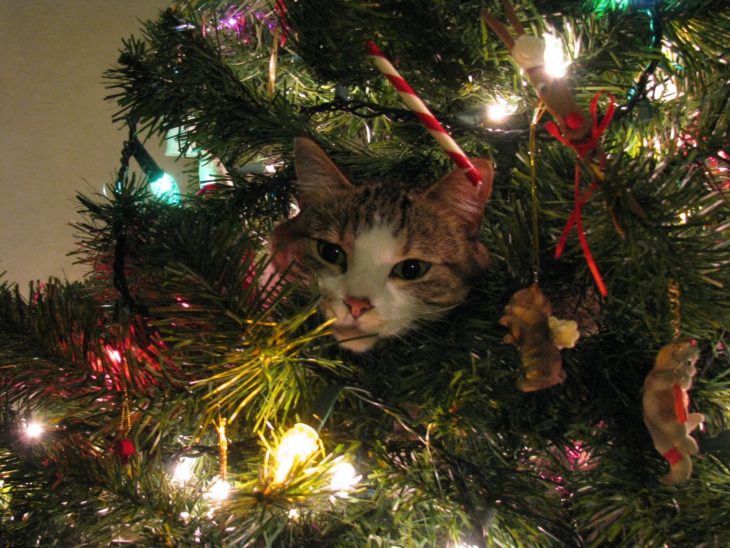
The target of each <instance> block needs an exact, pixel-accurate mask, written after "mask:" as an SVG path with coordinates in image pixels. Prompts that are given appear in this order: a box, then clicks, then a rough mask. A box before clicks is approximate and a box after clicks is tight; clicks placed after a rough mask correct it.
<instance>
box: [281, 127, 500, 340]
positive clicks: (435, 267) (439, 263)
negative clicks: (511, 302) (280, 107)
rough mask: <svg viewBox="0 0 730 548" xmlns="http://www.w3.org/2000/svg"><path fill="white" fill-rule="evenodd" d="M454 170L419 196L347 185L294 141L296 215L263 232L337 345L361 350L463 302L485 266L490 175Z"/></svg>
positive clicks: (308, 146)
mask: <svg viewBox="0 0 730 548" xmlns="http://www.w3.org/2000/svg"><path fill="white" fill-rule="evenodd" d="M473 163H474V165H475V167H476V168H477V169H478V170H479V171H480V174H481V176H482V180H483V182H482V184H481V185H480V186H479V187H475V186H474V185H473V184H472V183H471V182H470V181H469V180H468V179H467V178H466V176H465V175H464V172H463V170H460V169H457V170H454V171H453V172H451V173H450V174H448V175H446V176H445V177H444V178H442V179H441V180H439V181H437V182H436V183H434V184H432V185H431V186H430V187H428V188H426V189H417V188H413V187H412V186H411V187H409V185H407V184H392V183H387V182H383V181H371V182H364V183H362V184H357V185H355V184H353V183H351V182H350V181H349V180H348V179H347V177H345V175H343V173H342V172H341V171H340V169H339V168H338V167H337V166H336V165H335V164H334V163H333V162H332V160H331V159H330V158H329V157H328V156H327V154H326V153H325V152H324V151H323V150H322V149H321V148H320V147H319V146H318V145H317V144H316V143H315V142H314V141H312V140H311V139H308V138H297V139H295V142H294V164H295V170H296V175H297V186H298V203H299V208H300V210H299V212H298V213H297V214H296V215H295V216H294V217H293V218H291V219H289V220H286V221H284V222H283V223H282V224H280V225H279V226H277V227H276V228H275V229H274V231H273V234H272V239H271V251H272V255H273V262H274V264H275V266H276V267H277V268H279V269H283V268H289V267H290V268H291V270H290V272H291V273H292V276H293V277H294V278H295V279H296V280H298V281H299V282H304V283H306V284H308V285H310V286H311V287H312V288H313V289H314V290H315V291H316V292H317V293H318V294H319V296H320V308H321V310H322V311H323V313H324V315H325V316H326V317H327V318H328V319H331V320H333V322H334V323H333V324H332V332H333V334H334V336H335V338H336V339H337V341H338V343H339V345H340V346H341V347H342V348H345V349H347V350H350V351H353V352H366V351H368V350H370V349H371V348H373V346H375V344H376V343H378V342H379V341H381V340H384V339H386V338H391V337H397V336H400V335H402V334H403V333H405V332H406V331H408V330H409V329H411V328H413V327H414V326H415V325H417V323H418V322H420V321H421V320H427V319H431V318H436V317H438V316H439V315H441V314H443V313H444V312H445V311H447V310H449V309H450V308H452V307H454V306H456V305H458V304H460V303H461V302H463V300H464V299H465V298H466V296H467V294H468V292H469V290H470V288H471V286H472V285H473V282H474V280H475V279H476V278H478V276H479V275H480V274H481V273H482V272H483V271H484V270H485V269H486V267H487V265H488V264H489V253H488V251H487V248H486V247H485V246H484V244H482V243H481V242H480V241H479V240H478V233H479V228H480V226H481V220H482V214H483V210H484V205H485V203H486V202H487V200H488V199H489V195H490V194H491V190H492V178H493V174H494V171H493V169H492V164H491V163H490V162H489V161H488V160H475V161H474V162H473Z"/></svg>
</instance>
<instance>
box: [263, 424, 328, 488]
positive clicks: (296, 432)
mask: <svg viewBox="0 0 730 548" xmlns="http://www.w3.org/2000/svg"><path fill="white" fill-rule="evenodd" d="M318 448H319V435H318V434H317V431H316V430H315V429H314V428H312V427H311V426H308V425H306V424H303V423H297V424H295V425H294V426H293V427H291V428H290V429H289V430H287V431H286V433H285V434H284V436H283V437H282V438H281V441H280V442H279V446H278V447H277V448H276V451H275V452H274V460H275V462H276V468H275V470H274V482H275V483H281V482H283V481H284V480H285V479H286V477H287V476H288V475H289V471H290V470H291V469H292V467H293V466H294V463H296V462H302V461H304V460H306V459H307V458H308V457H309V456H310V455H312V454H313V453H314V452H315V451H316V450H317V449H318Z"/></svg>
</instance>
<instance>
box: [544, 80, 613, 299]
mask: <svg viewBox="0 0 730 548" xmlns="http://www.w3.org/2000/svg"><path fill="white" fill-rule="evenodd" d="M604 94H605V95H606V96H607V97H608V106H607V107H606V114H605V115H604V116H603V119H602V120H601V121H600V122H599V121H598V99H600V97H601V95H604ZM615 111H616V103H615V101H614V98H613V95H611V94H610V93H607V92H605V91H599V92H598V93H596V94H595V95H594V96H593V99H592V100H591V117H592V118H593V125H592V126H591V133H590V136H589V137H588V138H587V139H585V140H582V141H580V142H575V141H571V140H570V139H568V138H566V137H565V136H564V135H563V133H562V132H561V131H560V128H559V127H558V125H557V124H556V123H555V122H552V121H550V122H548V123H547V124H545V129H546V130H547V131H548V133H550V135H552V136H553V137H555V138H556V139H557V140H558V141H560V142H561V143H563V144H564V145H566V146H569V147H570V148H572V149H573V150H575V152H576V154H577V155H578V159H577V160H576V162H575V178H574V203H575V205H574V207H573V212H572V213H571V214H570V217H568V220H567V222H566V223H565V228H563V233H562V234H561V236H560V240H559V241H558V246H557V248H556V249H555V258H556V259H558V258H560V256H561V255H562V254H563V251H564V250H565V245H566V242H567V240H568V233H569V232H570V230H571V229H572V228H573V226H575V227H576V230H577V232H578V240H579V241H580V246H581V249H582V250H583V255H584V256H585V258H586V262H587V263H588V268H589V269H590V271H591V274H593V279H594V280H595V282H596V285H597V286H598V290H599V291H600V293H601V296H603V297H605V296H606V295H608V289H606V284H605V283H604V282H603V278H602V277H601V273H600V272H599V270H598V265H596V261H595V259H594V258H593V254H592V253H591V249H590V247H589V245H588V239H587V238H586V234H585V230H584V229H583V216H582V209H583V206H584V205H585V204H586V203H587V202H588V200H590V198H591V196H592V195H593V191H594V190H596V188H598V183H597V182H596V181H595V179H594V180H593V181H591V186H590V188H589V189H588V190H587V191H586V192H585V193H581V189H580V160H585V159H588V158H590V156H591V155H592V154H593V153H594V152H595V150H596V149H597V148H598V140H599V139H600V138H601V135H602V134H603V132H604V131H606V128H607V127H608V124H610V123H611V120H612V119H613V115H614V112H615ZM599 161H600V167H601V169H603V162H604V158H603V156H602V155H601V157H600V158H599Z"/></svg>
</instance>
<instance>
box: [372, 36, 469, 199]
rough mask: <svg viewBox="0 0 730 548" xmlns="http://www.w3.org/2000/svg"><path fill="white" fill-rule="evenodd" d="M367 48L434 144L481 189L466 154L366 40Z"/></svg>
mask: <svg viewBox="0 0 730 548" xmlns="http://www.w3.org/2000/svg"><path fill="white" fill-rule="evenodd" d="M367 47H368V51H369V54H370V57H371V58H372V60H373V63H374V64H375V67H376V68H377V69H378V70H379V71H380V72H381V73H382V74H383V75H384V76H385V77H386V78H387V79H388V80H389V81H390V83H391V84H393V87H395V89H396V90H397V91H398V95H400V97H401V99H402V100H403V102H404V103H405V104H406V106H407V107H408V108H409V109H410V110H411V111H413V113H414V114H415V115H416V116H418V118H419V119H420V120H421V122H423V124H424V125H425V126H426V129H427V130H428V132H429V133H430V134H431V136H432V137H433V138H434V139H436V142H438V144H439V145H441V147H442V148H443V149H444V150H445V151H446V153H447V154H448V155H449V157H450V158H451V159H452V160H453V161H454V163H455V164H456V165H457V166H459V167H460V168H462V169H464V170H466V172H465V175H466V177H467V178H468V179H469V180H470V181H471V182H472V184H473V185H474V186H475V187H476V188H477V189H479V188H481V185H482V176H481V175H480V173H479V170H478V169H477V168H476V167H474V164H472V163H471V161H470V160H469V158H468V157H467V156H466V154H464V152H463V151H462V150H461V147H459V145H458V144H457V143H456V141H454V140H453V139H452V138H451V135H449V134H448V132H447V131H446V130H445V129H444V127H443V126H442V125H441V123H440V122H439V121H438V120H437V119H436V117H435V116H434V115H433V114H431V111H430V110H429V109H428V107H427V106H426V105H425V104H424V102H423V101H421V99H420V98H419V97H418V95H417V94H416V92H415V91H413V88H412V87H411V86H410V85H409V84H408V82H406V80H405V79H404V78H403V77H402V76H401V75H400V74H399V73H398V71H397V70H396V69H395V67H394V66H393V65H392V64H391V62H390V61H389V60H388V58H387V57H386V56H385V54H384V53H383V52H382V51H381V50H380V48H379V47H378V46H377V45H376V44H375V42H373V41H372V40H368V42H367Z"/></svg>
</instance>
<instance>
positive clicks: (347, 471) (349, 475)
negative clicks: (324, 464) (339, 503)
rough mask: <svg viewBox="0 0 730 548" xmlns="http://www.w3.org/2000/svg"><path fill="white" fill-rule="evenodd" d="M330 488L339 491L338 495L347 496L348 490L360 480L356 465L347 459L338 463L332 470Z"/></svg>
mask: <svg viewBox="0 0 730 548" xmlns="http://www.w3.org/2000/svg"><path fill="white" fill-rule="evenodd" d="M330 473H331V474H332V476H331V478H330V489H332V490H333V491H336V492H337V496H339V497H346V496H347V491H349V490H350V489H352V487H353V486H354V485H355V484H356V483H357V482H358V481H360V476H358V475H357V472H356V471H355V467H354V466H353V465H352V464H350V463H349V462H346V461H340V462H338V463H336V464H335V465H334V466H333V467H332V469H331V470H330Z"/></svg>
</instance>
